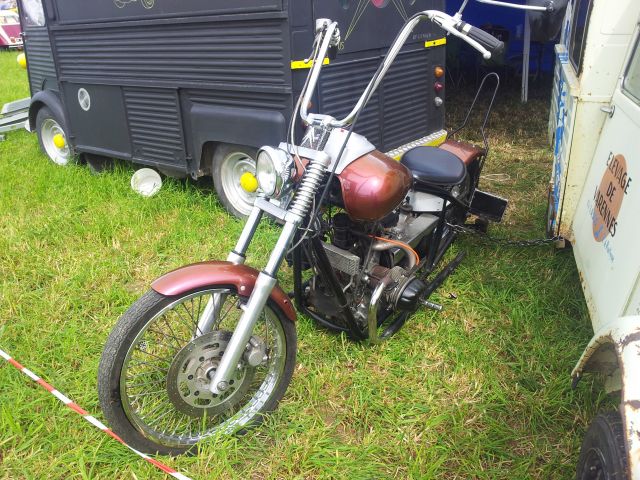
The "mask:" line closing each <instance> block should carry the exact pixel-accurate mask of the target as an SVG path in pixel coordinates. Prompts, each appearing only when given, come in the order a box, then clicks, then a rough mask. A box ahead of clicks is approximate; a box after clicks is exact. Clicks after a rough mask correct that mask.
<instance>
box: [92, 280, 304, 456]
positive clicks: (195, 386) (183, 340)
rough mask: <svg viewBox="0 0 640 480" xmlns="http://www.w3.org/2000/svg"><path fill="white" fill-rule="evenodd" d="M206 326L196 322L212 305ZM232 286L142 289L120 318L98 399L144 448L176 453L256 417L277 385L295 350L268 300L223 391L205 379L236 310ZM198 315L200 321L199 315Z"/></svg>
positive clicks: (287, 375) (120, 430)
mask: <svg viewBox="0 0 640 480" xmlns="http://www.w3.org/2000/svg"><path fill="white" fill-rule="evenodd" d="M214 299H217V302H216V303H215V305H216V307H215V308H214V309H210V308H209V309H208V310H207V311H209V312H211V311H213V315H214V322H213V324H212V328H211V329H210V331H207V332H201V331H200V330H199V327H198V322H199V321H200V320H201V319H202V318H203V316H204V315H205V314H206V313H205V309H207V306H208V305H209V307H210V306H211V305H213V303H211V302H213V301H214ZM246 300H247V299H246V298H245V297H241V296H239V295H238V294H237V292H236V291H235V289H232V288H224V289H219V288H217V289H210V290H204V291H194V292H190V293H188V294H185V295H183V296H180V297H179V298H176V297H165V296H163V295H160V294H159V293H157V292H155V291H150V292H148V293H146V294H145V295H144V296H143V297H141V298H140V299H139V300H138V301H137V302H136V303H135V304H134V305H133V306H132V307H131V308H130V309H129V310H128V311H127V312H126V313H125V314H124V315H123V316H122V318H121V319H120V320H119V322H118V324H117V325H116V327H115V328H114V330H113V332H112V333H111V335H110V336H109V339H108V340H107V343H106V345H105V348H104V351H103V354H102V358H101V360H100V367H99V371H98V390H99V392H98V393H99V397H100V404H101V406H102V409H103V411H104V414H105V417H106V418H107V420H108V421H109V423H110V424H111V426H112V428H113V430H114V431H115V432H116V433H117V434H118V435H120V436H121V437H122V438H123V440H125V442H127V443H128V444H129V445H131V446H132V447H134V448H136V449H138V450H141V451H144V452H150V453H153V452H159V453H163V454H180V453H183V452H185V451H187V450H188V449H189V448H191V447H193V446H194V445H195V444H196V443H197V442H199V441H200V440H202V439H203V438H206V437H208V436H211V435H214V434H216V433H219V432H220V433H224V434H231V433H235V432H238V431H241V430H242V429H243V428H244V427H246V426H248V425H249V424H251V423H253V422H257V421H259V420H260V419H261V417H262V414H264V413H265V412H268V411H270V410H273V409H274V408H275V407H276V405H277V403H278V401H279V400H280V399H281V398H282V396H283V395H284V392H285V390H286V389H287V386H288V385H289V382H290V380H291V376H292V374H293V367H294V364H295V355H296V332H295V328H294V325H293V324H292V323H291V321H290V320H288V319H287V318H286V316H285V315H284V313H283V312H282V311H281V310H280V309H279V308H278V307H277V306H276V305H275V304H272V303H271V302H268V303H267V306H265V308H264V310H263V311H262V313H261V315H260V318H259V320H258V323H257V325H256V327H255V329H254V331H253V336H252V337H251V340H250V342H249V344H248V348H247V351H246V352H245V354H244V355H243V357H242V358H241V361H240V363H239V364H238V368H237V370H236V371H235V372H234V374H233V376H232V378H231V379H230V380H229V389H228V390H227V391H225V392H224V394H222V395H216V394H212V393H211V392H210V390H209V383H210V381H211V378H212V377H213V375H214V374H215V371H216V369H217V367H218V364H219V362H220V359H221V358H222V355H223V354H224V352H225V349H226V347H227V345H228V342H229V340H230V339H231V335H232V333H233V331H234V329H235V327H236V323H237V321H238V320H239V318H240V315H241V313H242V310H241V306H242V305H243V304H244V303H245V302H246ZM200 325H202V323H201V324H200Z"/></svg>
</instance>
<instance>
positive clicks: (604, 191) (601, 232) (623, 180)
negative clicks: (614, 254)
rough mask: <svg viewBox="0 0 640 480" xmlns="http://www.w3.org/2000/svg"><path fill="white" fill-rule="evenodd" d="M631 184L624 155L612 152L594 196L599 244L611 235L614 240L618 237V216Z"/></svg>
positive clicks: (594, 235) (594, 219)
mask: <svg viewBox="0 0 640 480" xmlns="http://www.w3.org/2000/svg"><path fill="white" fill-rule="evenodd" d="M630 184H631V177H630V176H629V174H628V171H627V161H626V160H625V158H624V155H622V154H616V155H614V154H613V152H610V153H609V157H608V158H607V168H606V170H605V172H604V175H603V176H602V181H601V182H600V186H599V187H598V188H596V191H595V193H594V195H593V201H594V208H593V212H592V218H593V238H595V240H596V241H597V242H602V241H603V240H604V239H605V238H607V237H608V236H609V235H611V237H612V238H613V237H615V236H616V228H617V226H618V214H619V213H620V208H621V207H622V201H623V199H624V197H625V196H626V195H627V194H628V193H629V185H630Z"/></svg>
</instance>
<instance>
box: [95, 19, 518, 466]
mask: <svg viewBox="0 0 640 480" xmlns="http://www.w3.org/2000/svg"><path fill="white" fill-rule="evenodd" d="M460 17H461V15H460V14H457V15H455V16H453V17H452V16H449V15H447V14H445V13H443V12H439V11H435V10H427V11H424V12H421V13H419V14H416V15H415V16H414V17H412V18H410V19H409V21H408V22H407V23H406V24H405V26H404V27H403V28H402V30H401V31H400V33H399V34H398V36H397V38H396V40H395V41H394V43H393V44H392V46H391V47H390V49H389V52H388V53H387V55H386V56H385V58H384V60H383V61H382V63H381V65H380V67H379V68H378V70H377V72H376V73H375V74H374V76H373V77H372V79H371V81H370V83H369V84H368V86H367V87H366V89H365V91H364V92H363V93H362V95H361V97H360V99H359V100H358V102H357V103H356V105H355V106H354V108H353V110H352V111H351V112H350V113H349V114H348V115H347V117H346V118H344V119H342V120H338V119H336V118H333V117H331V116H329V115H323V114H319V113H309V112H308V106H309V105H310V102H311V97H312V95H313V92H314V89H315V87H316V83H317V81H318V78H319V75H320V72H321V69H322V66H323V60H324V59H325V57H326V56H327V55H331V54H332V52H335V50H336V48H337V46H338V45H339V43H340V32H339V29H338V25H337V24H336V23H335V22H332V21H330V20H328V19H321V20H318V21H317V25H316V38H315V41H314V46H313V52H312V55H311V57H310V59H311V60H312V62H313V63H312V68H311V69H310V72H309V75H308V77H307V80H306V83H305V85H304V87H303V89H302V92H301V95H300V98H299V100H298V102H297V105H296V107H295V110H294V112H293V115H292V118H293V120H292V123H291V126H290V128H289V132H288V134H287V137H288V138H287V141H286V142H283V143H281V144H280V145H279V146H278V147H272V146H265V147H263V148H262V149H261V150H260V151H259V153H258V156H257V169H256V177H257V182H258V184H259V195H258V198H257V199H256V201H255V205H254V207H253V210H252V212H251V214H250V215H249V217H248V219H247V221H246V224H245V226H244V229H243V231H242V233H241V235H240V238H239V239H238V241H237V244H236V246H235V248H234V249H233V251H232V252H231V253H229V255H228V257H227V260H226V261H209V262H203V263H196V264H193V265H188V266H185V267H182V268H179V269H177V270H175V271H173V272H170V273H168V274H166V275H164V276H162V277H160V278H159V279H157V280H156V281H154V282H153V283H152V285H151V290H150V291H149V292H147V293H146V294H144V295H143V296H142V297H141V298H140V299H138V300H137V301H136V302H135V303H134V304H133V305H132V306H131V307H130V308H129V310H128V311H127V312H125V313H124V315H123V316H122V317H121V318H120V320H119V321H118V323H117V324H116V326H115V327H114V329H113V331H112V332H111V334H110V336H109V338H108V340H107V342H106V345H105V347H104V351H103V354H102V357H101V360H100V366H99V373H98V390H99V398H100V403H101V407H102V410H103V412H104V415H105V417H106V419H107V420H108V422H109V423H110V424H111V426H112V428H113V430H114V431H115V432H116V433H117V434H118V435H119V436H120V437H121V438H122V439H123V440H124V441H125V442H127V443H128V444H129V445H131V446H132V447H134V448H136V449H138V450H140V451H143V452H158V453H162V454H181V453H184V452H185V451H187V450H189V449H190V448H192V447H193V446H194V445H195V444H196V443H197V442H198V441H200V440H202V439H203V438H205V437H208V436H212V435H216V434H227V433H234V432H239V431H242V430H243V429H245V428H246V427H248V426H249V425H250V424H255V423H257V422H259V421H260V420H261V419H262V417H263V415H264V414H265V413H266V412H268V411H270V410H273V409H275V407H276V406H277V404H278V402H279V401H280V399H281V398H282V397H283V395H284V393H285V391H286V389H287V387H288V385H289V383H290V381H291V377H292V374H293V370H294V365H295V361H296V348H297V337H296V329H295V321H296V308H297V310H298V311H299V312H301V313H303V314H304V315H307V316H308V317H310V318H312V319H313V320H314V321H316V322H317V323H318V324H319V325H321V326H323V327H326V328H328V329H331V330H333V331H336V332H345V333H346V334H347V335H349V336H350V337H351V338H353V339H354V340H368V341H369V342H370V343H372V344H376V343H378V342H381V341H383V340H386V339H388V338H390V337H391V336H392V335H394V334H395V333H396V332H398V331H399V330H400V328H402V326H403V325H404V324H405V322H406V320H407V319H408V317H409V316H410V315H411V314H412V313H413V312H415V311H416V310H417V309H418V308H420V307H421V306H423V305H424V306H426V307H428V308H432V309H436V310H439V309H441V306H440V305H437V304H435V303H433V302H431V301H430V300H429V297H430V295H431V294H432V293H433V292H434V291H435V290H436V289H437V288H438V286H439V285H441V284H442V282H443V281H444V280H445V279H446V278H447V277H448V276H449V275H451V273H452V272H453V271H454V270H455V268H456V267H457V266H458V264H459V263H460V262H461V261H462V259H463V257H464V255H463V253H460V254H458V255H457V256H456V257H455V258H454V259H453V260H452V261H451V262H449V263H448V264H447V265H446V266H444V267H443V268H441V269H440V270H439V271H437V272H436V270H437V267H438V266H439V264H440V262H441V260H442V258H443V257H444V255H445V253H446V252H447V250H448V248H449V247H450V246H451V244H452V242H453V241H454V239H455V237H456V234H457V228H456V227H457V226H461V225H463V224H464V223H465V221H466V220H467V218H468V217H469V216H470V214H472V213H473V214H476V215H479V216H480V217H481V218H485V219H487V218H488V219H494V220H499V219H500V216H501V215H502V212H503V211H504V208H505V206H506V202H505V201H504V200H502V199H499V198H497V197H493V196H491V195H489V194H486V193H484V192H481V191H479V190H477V186H478V181H479V178H480V172H481V171H482V166H483V164H484V160H485V158H486V153H487V149H488V147H487V144H486V136H484V126H485V125H486V120H487V118H488V114H489V111H490V108H489V111H488V112H487V115H486V116H485V122H484V124H483V126H482V133H483V137H484V141H485V145H484V148H481V147H476V146H473V145H470V144H466V143H462V142H457V141H455V140H451V139H450V140H448V141H447V142H446V143H445V145H443V146H442V147H440V148H436V147H425V146H419V147H415V148H413V149H411V150H409V151H408V152H407V153H406V154H404V156H403V157H402V159H401V161H400V162H398V161H396V160H394V159H393V158H390V157H388V156H387V155H385V154H383V153H381V152H379V151H377V150H376V148H375V146H374V145H372V144H371V143H370V142H369V141H368V140H367V139H366V138H365V137H363V136H361V135H358V134H357V133H355V131H354V125H355V124H356V122H357V119H358V117H359V115H360V113H361V112H362V110H363V109H364V107H365V106H366V104H367V102H368V100H369V99H370V98H371V96H372V95H373V94H374V92H375V91H376V88H377V87H378V86H379V84H380V82H381V81H382V79H383V78H384V76H385V74H386V73H387V71H388V70H389V67H390V66H391V64H392V63H393V61H394V59H395V57H396V55H397V54H398V53H399V51H400V49H401V48H402V46H403V44H404V43H405V41H406V40H407V38H408V37H409V35H410V34H411V31H412V30H413V28H414V27H415V26H416V25H417V24H418V23H419V22H420V21H422V20H429V21H432V22H434V23H435V24H437V25H439V26H440V27H441V28H443V29H444V30H445V31H447V32H448V33H449V34H451V35H455V36H456V37H459V38H461V39H462V40H464V41H466V42H467V43H468V44H470V45H471V46H472V47H473V48H475V49H476V50H478V51H479V52H481V53H482V54H483V56H484V57H485V58H489V57H490V56H491V53H490V50H491V51H494V52H495V51H498V50H499V49H501V48H502V42H500V41H498V40H497V39H495V38H494V37H492V36H491V35H489V34H487V33H485V32H483V31H482V30H479V29H477V28H475V27H473V26H471V25H469V24H467V23H465V22H463V21H462V20H461V18H460ZM493 75H494V76H495V79H496V89H495V90H494V92H493V98H495V92H496V90H497V84H498V82H497V75H495V74H493ZM485 80H486V78H485ZM483 85H484V82H483ZM481 88H482V87H481ZM493 98H492V102H493ZM476 100H477V95H476ZM473 105H475V100H474V103H473ZM473 105H472V108H473ZM298 112H299V113H300V116H301V118H302V121H303V122H304V125H305V126H306V131H305V133H304V135H303V137H302V141H301V142H300V145H296V144H295V143H296V142H294V138H295V132H294V129H295V122H294V120H295V119H296V117H297V114H298ZM467 120H468V115H467ZM466 123H467V122H466V120H465V122H464V124H463V127H464V126H465V125H466ZM454 133H455V132H454ZM265 213H266V214H267V215H268V216H270V217H273V218H275V219H277V221H278V222H279V223H281V224H282V230H281V233H280V235H279V238H278V240H277V242H276V244H275V246H274V248H273V251H272V252H271V255H270V257H269V260H268V262H267V264H266V266H265V267H264V268H263V269H262V271H260V272H258V271H257V270H255V269H253V268H251V267H249V266H247V265H245V258H246V252H247V249H248V247H249V245H250V243H251V240H252V238H253V236H254V234H255V232H256V229H257V227H258V224H259V223H260V221H261V220H262V219H263V217H264V216H265ZM284 261H287V262H289V263H290V264H291V265H292V266H293V276H294V278H293V283H294V292H293V293H292V294H291V295H288V294H287V293H285V292H284V291H283V290H282V288H281V287H280V286H279V285H278V283H277V280H276V274H277V272H278V270H279V268H280V266H281V265H282V263H283V262H284ZM294 303H295V307H296V308H294Z"/></svg>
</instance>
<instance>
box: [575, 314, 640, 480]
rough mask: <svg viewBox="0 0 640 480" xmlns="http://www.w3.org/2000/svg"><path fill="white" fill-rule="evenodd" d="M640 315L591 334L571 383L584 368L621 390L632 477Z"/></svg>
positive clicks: (639, 417) (637, 449)
mask: <svg viewBox="0 0 640 480" xmlns="http://www.w3.org/2000/svg"><path fill="white" fill-rule="evenodd" d="M639 371H640V315H634V316H628V317H620V318H618V319H616V320H614V321H613V322H611V323H608V324H607V325H605V326H604V327H602V328H601V329H600V330H598V331H597V332H596V334H595V335H594V336H593V338H592V339H591V341H590V342H589V344H588V345H587V348H586V349H585V350H584V352H583V354H582V356H581V357H580V360H579V361H578V364H577V365H576V367H575V368H574V369H573V372H572V373H571V376H572V377H573V383H574V385H575V384H576V383H577V382H578V381H579V380H580V378H581V377H582V374H583V373H584V372H600V373H604V374H605V375H606V377H607V378H606V384H605V387H607V390H609V391H617V390H620V391H621V403H620V414H621V415H622V421H623V425H624V435H625V444H626V447H627V461H628V465H629V473H630V474H631V478H640V428H638V426H639V425H640V382H639V381H638V372H639Z"/></svg>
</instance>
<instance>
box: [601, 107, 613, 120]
mask: <svg viewBox="0 0 640 480" xmlns="http://www.w3.org/2000/svg"><path fill="white" fill-rule="evenodd" d="M600 111H602V112H604V113H606V114H608V115H609V118H611V117H613V114H614V113H616V106H615V105H610V106H608V107H605V106H602V107H600Z"/></svg>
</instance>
